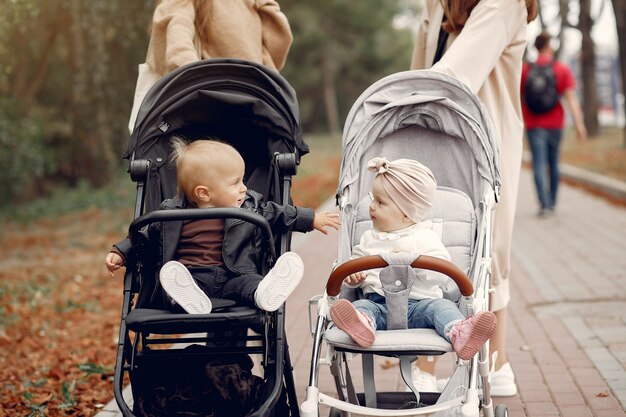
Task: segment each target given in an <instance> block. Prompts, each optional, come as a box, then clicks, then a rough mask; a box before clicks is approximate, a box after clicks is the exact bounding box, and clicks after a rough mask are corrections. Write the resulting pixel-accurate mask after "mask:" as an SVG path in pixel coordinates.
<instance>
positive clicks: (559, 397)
mask: <svg viewBox="0 0 626 417" xmlns="http://www.w3.org/2000/svg"><path fill="white" fill-rule="evenodd" d="M559 198H560V201H559V207H558V211H557V214H556V215H555V216H554V217H550V218H546V219H543V218H538V217H537V216H536V212H537V207H536V202H535V194H534V189H533V186H532V183H531V177H530V173H529V171H527V170H524V171H523V172H522V178H521V182H520V193H519V204H518V212H517V220H516V229H515V236H514V246H513V276H512V295H513V300H512V302H511V305H510V318H509V322H510V327H509V332H508V355H509V360H510V362H511V365H512V367H513V369H514V370H515V372H516V376H517V382H518V387H519V393H518V395H517V396H515V397H507V398H496V399H495V403H496V404H500V403H503V404H506V406H507V407H508V409H509V415H511V416H513V417H517V416H528V417H547V416H563V417H583V416H585V417H587V416H589V417H592V416H593V417H615V416H625V415H626V413H625V411H624V410H626V370H625V369H626V208H624V207H618V206H614V205H611V204H610V203H608V202H606V201H605V200H602V199H599V198H597V197H594V196H592V195H590V194H587V193H586V192H584V191H582V190H579V189H577V188H574V187H572V186H568V185H565V184H563V185H562V187H561V190H560V195H559ZM337 237H338V234H337V233H331V234H330V235H329V236H323V235H321V234H320V233H310V234H307V235H304V236H302V235H300V236H296V237H295V238H294V242H293V247H294V250H295V251H296V252H298V253H299V254H300V255H301V256H302V258H303V260H304V263H305V270H306V273H305V277H304V280H303V283H302V284H301V286H300V287H299V288H298V289H297V290H296V292H295V293H294V294H293V295H292V297H291V298H290V300H289V301H288V305H287V335H288V338H289V344H290V353H291V357H292V362H293V364H294V368H295V377H296V383H297V391H298V395H299V400H300V401H302V400H303V398H304V391H305V387H306V385H307V382H308V375H309V366H310V357H311V340H312V339H311V337H310V333H309V331H308V329H309V323H308V313H307V309H306V305H307V304H308V300H309V298H310V297H312V296H314V295H316V294H318V293H319V292H321V291H322V290H323V287H324V284H325V282H326V279H327V277H328V274H329V273H330V270H331V268H332V263H333V260H334V258H335V254H336V251H337ZM357 362H358V361H357ZM378 365H382V363H380V362H379V363H378ZM452 366H453V365H452V355H446V356H444V357H443V358H442V359H441V360H440V362H439V365H438V367H437V372H438V374H440V375H441V376H445V375H446V374H447V373H448V372H450V370H451V369H452ZM397 374H398V370H397V368H396V367H392V368H390V369H387V370H385V371H383V373H382V375H381V377H380V378H379V380H377V384H378V386H380V387H382V388H383V389H384V388H385V386H388V387H397V386H399V385H398V384H399V381H398V376H397ZM320 381H321V383H320V386H326V387H332V386H333V385H332V383H331V378H330V375H329V372H328V371H327V370H323V371H322V374H321V375H320ZM114 410H115V407H114V404H109V405H108V406H107V407H106V408H105V410H103V412H101V413H99V414H98V417H112V416H115V415H119V414H117V413H116V412H115V411H114ZM325 413H327V411H326V409H325V408H322V410H321V415H326V414H325Z"/></svg>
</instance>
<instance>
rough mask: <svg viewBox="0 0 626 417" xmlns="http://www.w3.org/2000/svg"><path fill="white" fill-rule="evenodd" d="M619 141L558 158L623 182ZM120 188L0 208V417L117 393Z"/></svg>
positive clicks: (61, 409)
mask: <svg viewBox="0 0 626 417" xmlns="http://www.w3.org/2000/svg"><path fill="white" fill-rule="evenodd" d="M339 142H340V140H339V138H338V137H324V138H314V139H311V140H309V145H310V146H311V150H312V151H311V154H310V155H306V156H305V157H304V158H303V162H302V165H301V167H300V170H299V173H298V175H297V176H296V177H295V178H294V188H293V193H292V196H293V198H294V201H295V202H296V203H297V204H300V205H304V206H313V207H315V206H316V205H318V204H319V203H321V202H322V201H324V200H325V199H326V198H328V197H331V196H333V195H334V193H335V187H336V181H337V176H338V168H339V156H338V155H339ZM607 142H610V144H607ZM621 143H622V142H621V134H619V132H618V133H615V134H613V135H611V136H610V138H609V137H608V136H606V137H604V138H603V139H602V140H597V141H595V142H593V141H590V142H589V143H588V144H585V145H576V144H575V143H574V142H573V139H567V141H566V142H565V146H564V154H563V156H564V160H565V162H567V163H571V164H575V165H577V166H582V167H585V168H586V169H593V170H596V171H597V172H601V173H602V172H603V171H602V170H603V169H607V168H608V167H615V168H611V169H610V172H606V173H607V174H609V175H612V176H614V177H617V178H618V179H622V181H624V180H626V177H625V178H620V175H623V170H624V167H626V148H623V147H622V146H621ZM603 161H604V163H603ZM607 161H616V162H614V163H611V164H609V163H607ZM603 167H604V168H603ZM120 184H121V185H120ZM120 184H115V185H113V186H112V187H111V188H109V189H105V190H102V191H99V192H93V191H91V190H90V189H89V188H87V189H85V190H82V191H81V190H78V192H77V191H75V190H74V191H72V192H61V193H59V195H58V196H53V197H52V198H49V199H46V200H42V201H38V202H33V203H31V204H29V205H27V206H23V207H13V208H10V209H7V210H5V212H4V214H3V215H2V213H0V223H1V225H2V234H1V235H0V417H3V416H33V417H36V416H49V417H59V416H80V417H89V416H93V415H95V414H96V413H97V412H98V411H99V410H100V409H101V408H102V407H103V406H104V405H105V404H106V403H108V402H109V401H110V400H111V399H112V398H113V380H112V379H113V378H112V376H113V366H114V362H115V354H116V349H117V338H118V332H119V320H120V314H121V300H122V282H121V279H122V275H121V273H118V274H117V275H116V276H115V277H114V278H109V276H108V275H107V273H106V270H105V268H104V262H103V261H104V256H105V254H106V253H107V252H108V250H109V248H110V245H111V244H112V243H113V242H116V241H118V240H119V239H120V238H121V237H123V236H124V235H125V233H126V230H127V226H128V223H129V222H130V220H131V218H132V207H133V188H132V184H131V183H130V180H128V178H127V177H126V176H124V177H123V178H122V179H121V183H120Z"/></svg>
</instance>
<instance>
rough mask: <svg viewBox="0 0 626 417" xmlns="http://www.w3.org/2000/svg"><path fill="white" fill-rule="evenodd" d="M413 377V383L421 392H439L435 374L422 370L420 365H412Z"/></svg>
mask: <svg viewBox="0 0 626 417" xmlns="http://www.w3.org/2000/svg"><path fill="white" fill-rule="evenodd" d="M411 378H412V379H413V385H415V388H416V389H417V390H418V391H419V392H439V389H437V378H436V377H435V375H431V374H429V373H428V372H425V371H422V370H421V369H420V368H419V367H418V366H413V367H412V369H411Z"/></svg>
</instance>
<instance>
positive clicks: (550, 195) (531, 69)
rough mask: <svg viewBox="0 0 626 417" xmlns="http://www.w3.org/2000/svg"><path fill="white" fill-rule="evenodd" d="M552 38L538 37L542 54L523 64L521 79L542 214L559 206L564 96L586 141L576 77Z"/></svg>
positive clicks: (546, 35) (581, 135)
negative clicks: (558, 55)
mask: <svg viewBox="0 0 626 417" xmlns="http://www.w3.org/2000/svg"><path fill="white" fill-rule="evenodd" d="M551 39H552V37H551V36H550V34H549V33H546V32H543V33H541V34H539V36H537V38H535V48H536V49H537V52H538V53H539V55H538V56H537V60H536V61H535V62H534V63H525V64H524V67H523V70H522V82H521V92H522V97H523V98H524V100H522V111H523V114H524V124H525V125H526V136H527V138H528V144H529V145H530V152H531V154H532V163H533V176H534V179H535V188H536V189H537V197H538V198H539V204H540V206H541V207H540V209H539V216H540V217H545V216H546V215H548V214H553V213H554V210H555V207H556V197H557V191H558V187H559V181H560V175H559V149H560V145H561V138H562V137H563V127H564V126H565V112H564V110H563V105H562V104H561V100H560V99H561V97H563V98H565V103H566V105H567V107H568V109H569V111H570V114H571V115H572V119H573V121H574V127H575V129H576V136H577V138H578V141H579V142H580V143H584V142H585V141H586V139H587V130H586V129H585V124H584V120H583V115H582V110H581V108H580V104H579V102H578V98H577V97H576V79H575V78H574V75H573V74H572V71H571V69H570V68H569V67H568V66H567V64H566V63H564V62H562V61H559V60H556V59H555V58H554V50H553V49H552V45H550V41H551ZM542 89H543V90H542ZM546 174H547V175H548V177H547V178H546ZM546 179H548V180H547V181H546Z"/></svg>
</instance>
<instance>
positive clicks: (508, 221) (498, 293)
mask: <svg viewBox="0 0 626 417" xmlns="http://www.w3.org/2000/svg"><path fill="white" fill-rule="evenodd" d="M536 15H537V1H536V0H480V1H479V0H467V1H463V2H461V1H446V0H427V1H426V2H425V6H424V10H423V14H422V17H421V22H420V25H419V28H418V31H417V40H416V43H415V47H414V49H413V56H412V60H411V69H424V68H432V69H433V70H437V71H441V72H444V73H446V74H448V75H451V76H454V77H455V78H457V79H458V80H460V81H461V82H463V83H465V84H466V85H467V86H468V87H469V89H470V90H471V91H472V92H473V93H475V94H477V95H478V97H479V98H480V100H481V101H482V103H483V104H484V105H485V107H486V108H487V111H488V112H489V115H490V116H491V118H492V120H493V122H494V126H495V129H496V132H497V134H498V139H497V140H498V144H499V146H500V158H501V164H500V169H501V174H502V189H501V192H500V200H499V204H498V205H497V207H496V210H495V213H494V227H493V231H494V237H493V264H492V273H491V287H492V288H494V289H495V292H494V293H492V294H491V296H490V309H491V310H492V311H493V312H494V313H495V315H496V317H497V321H498V326H497V328H496V331H495V333H494V334H493V336H492V337H491V341H490V350H491V351H492V352H494V351H497V352H498V356H497V358H496V360H495V363H494V364H492V367H493V368H492V369H494V371H493V372H492V374H491V394H492V395H495V396H510V395H515V394H516V393H517V386H516V384H515V377H514V374H513V370H512V368H511V366H510V365H509V363H508V361H507V356H506V327H507V311H508V309H507V306H508V303H509V300H510V292H509V275H510V254H511V238H512V233H513V220H514V217H515V206H516V200H517V188H518V181H519V174H520V170H521V162H522V141H523V133H524V130H523V123H522V110H521V105H520V89H519V83H520V79H521V74H522V57H523V55H524V49H525V47H526V27H527V24H528V22H530V21H531V20H533V19H534V18H535V17H536ZM490 356H491V355H490ZM434 363H435V362H426V361H420V363H418V365H419V366H420V368H422V369H421V370H420V369H419V368H416V369H415V371H414V380H415V382H420V380H426V381H430V383H431V384H433V383H435V378H434V376H433V375H434ZM416 385H417V384H416Z"/></svg>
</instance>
